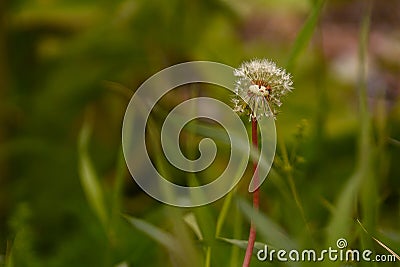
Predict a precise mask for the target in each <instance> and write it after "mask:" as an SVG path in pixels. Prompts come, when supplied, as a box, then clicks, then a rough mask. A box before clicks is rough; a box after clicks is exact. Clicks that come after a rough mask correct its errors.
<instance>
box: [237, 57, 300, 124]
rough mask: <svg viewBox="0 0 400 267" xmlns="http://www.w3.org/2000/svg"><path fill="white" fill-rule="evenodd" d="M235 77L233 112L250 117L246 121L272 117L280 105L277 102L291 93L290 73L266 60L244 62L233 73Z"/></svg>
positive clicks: (280, 103) (279, 102)
mask: <svg viewBox="0 0 400 267" xmlns="http://www.w3.org/2000/svg"><path fill="white" fill-rule="evenodd" d="M234 75H235V76H236V77H237V81H236V87H235V94H236V96H235V98H234V99H233V103H234V104H235V107H234V110H235V111H236V112H239V113H244V114H247V115H250V120H251V119H252V118H255V119H257V120H260V119H261V117H262V116H266V117H274V118H275V116H276V114H277V113H278V109H279V107H280V106H281V105H282V102H281V98H282V97H283V96H285V95H286V94H287V93H288V92H291V91H292V89H293V87H292V85H293V81H292V79H291V75H290V73H287V72H286V71H285V70H284V69H281V68H279V67H277V66H276V64H275V63H274V62H272V61H270V60H267V59H261V60H259V59H255V60H252V61H248V62H244V63H243V64H242V65H241V66H240V67H239V68H238V69H236V70H235V71H234Z"/></svg>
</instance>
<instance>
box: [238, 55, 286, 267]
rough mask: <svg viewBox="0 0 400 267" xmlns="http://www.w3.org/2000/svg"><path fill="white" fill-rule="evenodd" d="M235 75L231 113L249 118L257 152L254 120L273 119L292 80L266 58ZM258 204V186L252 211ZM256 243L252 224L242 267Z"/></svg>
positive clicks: (255, 173) (252, 63) (256, 174)
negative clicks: (234, 112) (232, 111)
mask: <svg viewBox="0 0 400 267" xmlns="http://www.w3.org/2000/svg"><path fill="white" fill-rule="evenodd" d="M234 75H235V76H236V77H237V80H236V87H235V94H236V95H235V98H234V99H233V103H234V104H235V107H234V110H235V111H236V112H238V113H242V114H246V115H249V116H250V120H251V131H252V145H253V147H254V149H257V150H258V132H257V131H258V128H257V121H258V120H260V119H261V118H262V117H263V116H265V117H273V118H274V119H275V118H276V114H277V113H278V109H279V107H280V106H281V105H282V102H281V99H282V97H283V96H285V95H286V94H287V93H288V92H291V91H292V89H293V87H292V85H293V81H292V78H291V75H290V73H287V72H286V71H285V70H284V69H281V68H279V67H277V66H276V64H275V63H274V62H272V61H270V60H267V59H261V60H259V59H256V60H252V61H249V62H244V63H243V64H242V65H241V66H240V67H239V68H238V69H235V71H234ZM253 171H254V179H255V181H256V183H258V180H259V175H258V169H257V160H254V161H253ZM259 203H260V194H259V187H258V188H257V189H256V190H255V191H254V192H253V208H254V209H255V210H256V211H258V209H259ZM255 241H256V227H255V225H254V223H253V221H252V222H251V226H250V234H249V239H248V242H247V249H246V254H245V258H244V260H243V267H248V266H250V261H251V256H252V254H253V248H254V244H255Z"/></svg>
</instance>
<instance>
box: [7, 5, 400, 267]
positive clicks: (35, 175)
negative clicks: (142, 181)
mask: <svg viewBox="0 0 400 267" xmlns="http://www.w3.org/2000/svg"><path fill="white" fill-rule="evenodd" d="M399 12H400V2H399V1H395V0H389V1H375V2H373V1H344V0H343V1H339V0H336V1H334V0H331V1H311V0H301V1H299V0H282V1H278V0H276V1H261V0H251V1H239V0H232V1H227V0H203V1H200V0H193V1H184V0H169V1H162V0H123V1H120V0H116V1H105V0H99V1H93V0H84V1H72V0H69V1H66V0H30V1H27V0H14V1H7V0H5V1H4V0H3V1H1V2H0V125H1V127H0V266H121V267H122V266H241V262H242V258H243V255H244V250H243V249H241V248H240V246H241V245H243V243H241V241H240V240H246V239H247V235H248V227H249V217H250V216H252V215H254V214H252V211H251V208H250V206H249V205H248V203H247V202H249V200H250V198H251V196H250V195H249V194H248V193H247V191H246V189H247V183H248V179H243V181H242V182H241V183H240V184H239V185H238V187H237V188H236V190H235V192H234V193H233V194H230V195H229V196H227V197H225V198H223V199H221V200H219V201H217V202H215V203H212V204H210V205H207V206H205V207H202V208H193V209H179V208H173V207H169V206H166V205H164V204H161V203H159V202H157V201H155V200H153V199H152V198H150V197H149V196H147V195H146V194H145V193H144V192H143V191H142V190H141V189H140V188H139V187H138V186H137V185H136V183H135V182H134V181H133V179H132V178H131V177H130V175H129V174H128V172H127V170H126V167H125V162H124V159H123V157H122V153H121V123H122V119H123V115H124V112H125V109H126V106H127V103H128V101H129V99H130V97H131V96H132V94H133V93H134V91H135V90H136V88H138V87H139V86H140V84H141V83H142V82H144V81H145V80H146V79H147V78H149V77H150V76H151V75H153V74H154V73H156V72H157V71H159V70H161V69H163V68H165V67H169V66H171V65H173V64H176V63H181V62H186V61H191V60H209V61H217V62H221V63H224V64H227V65H231V66H233V67H237V66H239V64H240V63H241V62H242V61H243V60H249V59H253V58H269V59H271V60H273V61H276V62H277V64H278V65H280V66H283V67H287V68H288V71H289V72H291V73H292V74H293V77H294V86H295V90H294V92H293V93H291V94H290V95H289V96H288V97H287V99H286V101H285V102H284V105H283V106H282V112H281V114H279V115H278V119H277V121H276V124H277V131H278V143H279V144H278V149H277V155H276V158H275V162H274V165H273V170H272V171H271V173H270V175H269V177H268V179H267V180H266V182H265V183H264V184H263V186H262V192H261V214H259V216H258V217H257V218H258V219H257V220H256V224H257V225H258V227H259V229H260V231H259V235H258V237H257V240H258V241H260V242H262V243H267V244H272V245H274V246H276V247H281V246H286V245H291V244H295V246H296V247H298V248H315V249H324V248H327V247H328V246H332V247H334V244H335V242H336V240H337V238H340V237H343V238H346V239H347V241H348V242H349V246H351V247H352V248H360V249H361V248H368V249H372V250H374V252H375V253H381V254H390V253H389V252H388V251H387V250H386V249H385V248H384V247H383V246H381V245H379V244H378V243H377V242H375V241H374V240H373V237H375V238H377V239H378V240H380V241H381V242H383V243H385V244H386V245H387V246H388V247H390V248H392V250H394V252H396V253H399V252H400V250H399V248H400V225H399V221H400V190H399V186H400V180H399V178H400V166H399V164H398V163H399V158H400V104H399V95H400V85H399V84H400V75H399V73H400V62H399V58H400V21H399V17H400V14H399ZM225 93H226V92H225ZM197 94H202V95H207V96H212V97H216V98H221V99H223V100H224V101H226V103H229V101H230V100H229V95H224V91H222V93H221V92H219V91H218V90H211V89H210V88H207V87H204V88H203V87H194V88H193V87H189V88H185V90H177V92H176V93H175V94H174V95H173V96H172V97H169V98H168V97H167V98H166V99H164V101H163V103H162V106H163V107H164V108H165V110H169V109H171V107H173V106H174V105H176V104H177V103H179V102H180V101H183V100H184V99H187V98H189V97H191V96H195V95H197ZM162 118H163V115H159V116H158V117H157V114H156V115H155V118H154V120H153V123H154V126H151V125H150V126H149V127H154V129H158V128H157V127H158V126H156V125H160V123H161V122H160V121H161V119H162ZM244 122H247V118H244ZM155 132H157V131H155ZM193 135H194V134H193V133H187V134H186V135H184V136H183V139H184V140H183V142H185V140H186V145H183V147H186V149H188V150H193V149H194V151H196V149H197V146H194V147H191V146H188V145H187V144H188V143H190V142H189V141H190V140H197V139H196V136H193ZM153 138H154V137H153ZM156 143H157V142H156ZM222 153H223V151H222ZM157 155H159V151H157V150H154V155H153V157H156V158H157V157H158V156H157ZM220 161H221V164H222V163H223V162H224V161H223V160H220ZM165 170H166V171H167V172H171V173H173V170H172V168H170V167H167V168H166V169H165ZM208 174H209V175H210V177H211V178H212V174H213V173H212V171H210V172H209V173H208ZM249 174H250V173H247V176H249ZM181 175H185V174H181ZM183 178H184V177H182V179H183ZM122 214H128V215H129V216H132V217H129V219H128V220H127V219H126V218H123V217H122ZM133 217H134V218H133ZM357 220H359V222H360V223H358V222H357ZM361 225H362V226H363V227H365V228H366V230H367V231H368V233H366V232H365V231H364V230H363V229H362V227H361ZM194 230H195V231H194ZM281 235H284V237H285V238H282V236H281ZM221 237H224V238H229V239H230V242H227V241H226V240H225V241H223V240H221ZM285 240H286V241H285ZM288 240H290V242H289V241H288ZM231 243H233V244H231ZM299 264H300V265H298V266H303V265H304V266H308V264H310V263H308V264H307V263H299ZM312 264H313V263H311V264H310V265H312ZM314 264H315V263H314ZM321 264H322V263H321ZM326 264H328V263H326ZM353 264H354V266H355V265H357V266H377V264H374V263H357V264H356V263H348V265H350V266H352V265H353ZM391 264H393V265H391ZM259 265H260V266H264V265H265V263H260V262H257V259H256V258H255V257H254V258H253V261H252V266H259ZM334 265H335V264H334ZM339 265H340V263H336V266H339ZM384 265H385V266H397V265H396V264H395V263H386V264H384ZM270 266H280V265H279V263H273V264H270ZM313 266H315V265H313ZM321 266H322V265H321ZM323 266H327V265H325V263H324V265H323Z"/></svg>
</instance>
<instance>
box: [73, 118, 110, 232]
mask: <svg viewBox="0 0 400 267" xmlns="http://www.w3.org/2000/svg"><path fill="white" fill-rule="evenodd" d="M90 134H91V129H90V126H89V124H88V123H87V122H85V123H84V125H83V127H82V130H81V132H80V136H79V144H78V146H79V175H80V179H81V184H82V187H83V190H84V192H85V195H86V198H87V201H88V202H89V205H90V207H91V208H92V209H93V211H94V212H95V213H96V215H97V217H98V218H99V220H100V221H101V223H102V224H103V226H104V227H105V228H107V222H108V218H107V217H108V216H107V211H106V205H105V201H104V195H103V190H102V188H101V186H100V183H99V179H98V177H97V174H96V171H95V169H94V167H93V165H92V162H91V160H90V158H89V155H88V151H87V147H88V143H89V139H90Z"/></svg>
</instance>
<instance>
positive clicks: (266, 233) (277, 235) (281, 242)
mask: <svg viewBox="0 0 400 267" xmlns="http://www.w3.org/2000/svg"><path fill="white" fill-rule="evenodd" d="M238 204H239V208H240V210H242V212H243V213H244V215H245V216H246V217H247V218H248V219H249V220H252V221H253V222H254V224H255V225H256V229H257V231H258V232H260V233H261V235H262V236H263V237H264V238H265V239H266V241H267V242H268V243H270V244H271V245H272V246H274V247H276V248H278V249H286V250H291V249H295V248H296V247H297V245H296V243H295V242H294V241H293V240H291V239H290V238H289V237H288V236H287V234H286V233H285V231H284V230H283V229H282V227H280V226H279V225H278V224H276V223H275V222H274V221H272V220H271V219H270V218H268V217H267V216H266V215H265V214H261V213H259V212H257V211H255V210H254V209H253V207H252V206H251V205H250V204H248V203H247V202H246V201H245V200H243V199H239V200H238Z"/></svg>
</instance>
